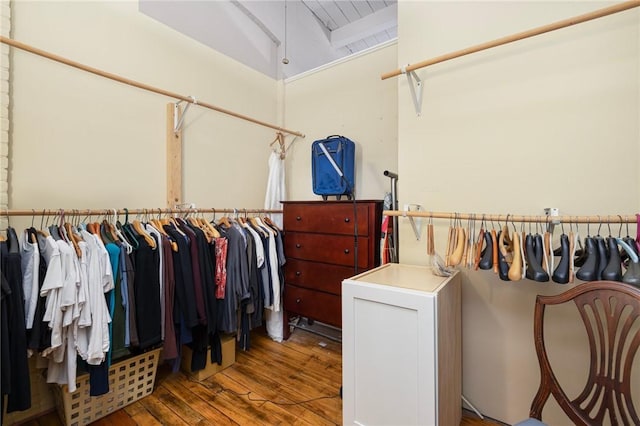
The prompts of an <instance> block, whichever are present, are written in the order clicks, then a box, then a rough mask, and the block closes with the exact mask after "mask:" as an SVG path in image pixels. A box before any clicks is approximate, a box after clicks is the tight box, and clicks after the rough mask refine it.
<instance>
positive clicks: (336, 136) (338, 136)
mask: <svg viewBox="0 0 640 426" xmlns="http://www.w3.org/2000/svg"><path fill="white" fill-rule="evenodd" d="M343 137H344V136H341V135H331V136H327V137H326V138H325V139H331V138H343Z"/></svg>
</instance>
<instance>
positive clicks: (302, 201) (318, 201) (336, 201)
mask: <svg viewBox="0 0 640 426" xmlns="http://www.w3.org/2000/svg"><path fill="white" fill-rule="evenodd" d="M382 202H383V200H356V203H382ZM281 203H282V204H318V205H321V204H353V200H327V201H323V200H296V201H281Z"/></svg>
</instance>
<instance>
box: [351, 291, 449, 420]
mask: <svg viewBox="0 0 640 426" xmlns="http://www.w3.org/2000/svg"><path fill="white" fill-rule="evenodd" d="M434 299H435V294H434V293H428V292H419V291H415V290H408V289H402V288H397V287H385V286H377V285H372V284H369V283H366V282H357V281H351V282H347V281H345V282H344V284H343V288H342V315H343V320H342V327H343V329H342V351H343V366H342V368H343V420H344V424H345V425H347V424H360V425H425V424H436V419H437V405H436V389H437V378H436V359H435V358H436V353H437V352H436V348H435V344H436V336H435V330H436V329H437V324H436V316H435V303H434Z"/></svg>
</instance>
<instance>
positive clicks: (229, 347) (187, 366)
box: [180, 335, 236, 380]
mask: <svg viewBox="0 0 640 426" xmlns="http://www.w3.org/2000/svg"><path fill="white" fill-rule="evenodd" d="M220 343H221V346H222V365H218V364H216V363H215V362H214V363H212V362H211V349H209V350H207V365H206V366H205V368H204V369H203V370H199V371H191V353H192V351H191V349H190V348H189V347H188V346H183V347H182V362H181V364H180V367H181V369H182V371H183V372H184V373H185V374H187V375H189V376H191V377H193V378H194V379H196V380H205V379H207V378H209V377H211V376H213V375H214V374H216V373H218V372H220V371H222V370H224V369H225V368H227V367H229V366H230V365H233V363H234V362H236V339H235V336H230V335H227V336H222V337H220Z"/></svg>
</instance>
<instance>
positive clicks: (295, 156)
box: [284, 43, 398, 200]
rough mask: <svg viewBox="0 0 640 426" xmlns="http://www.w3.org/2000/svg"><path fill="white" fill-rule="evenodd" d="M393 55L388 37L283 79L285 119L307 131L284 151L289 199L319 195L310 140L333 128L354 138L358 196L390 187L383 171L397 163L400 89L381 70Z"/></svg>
mask: <svg viewBox="0 0 640 426" xmlns="http://www.w3.org/2000/svg"><path fill="white" fill-rule="evenodd" d="M396 56H397V47H396V44H395V43H392V44H389V45H387V46H386V47H383V48H381V49H374V50H373V51H371V52H369V53H365V54H361V55H358V56H357V57H355V58H351V59H348V60H345V61H341V62H339V63H337V64H336V65H334V66H330V67H327V68H324V69H322V70H320V71H317V72H313V73H308V74H305V75H303V76H301V77H297V78H295V79H290V80H287V81H286V82H285V85H284V91H285V94H284V99H285V104H284V105H285V113H284V116H285V122H286V125H287V127H289V128H294V129H301V130H303V131H304V132H305V133H306V138H305V139H303V140H301V139H298V140H297V141H296V142H295V143H294V144H293V145H292V147H291V151H290V153H289V154H288V157H287V174H288V178H287V182H288V183H287V184H288V188H287V191H288V194H289V199H290V200H314V199H321V198H320V196H318V195H315V194H314V193H313V187H312V181H311V144H312V143H313V141H315V140H318V139H324V138H325V137H327V136H329V135H335V134H339V135H343V136H346V137H348V138H350V139H351V140H353V141H354V142H355V143H356V165H355V169H356V172H355V173H356V182H355V186H356V198H358V199H382V198H383V197H384V194H385V192H388V191H389V179H388V178H386V177H384V176H383V172H384V171H385V170H387V169H388V170H392V171H395V170H396V169H397V164H398V145H397V144H398V142H397V140H398V139H397V128H398V127H397V126H398V124H397V123H398V116H397V95H398V89H397V85H396V83H395V82H393V81H385V82H382V81H380V73H381V72H382V70H385V69H387V68H389V67H393V66H394V64H395V61H396ZM331 198H332V199H333V197H331Z"/></svg>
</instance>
